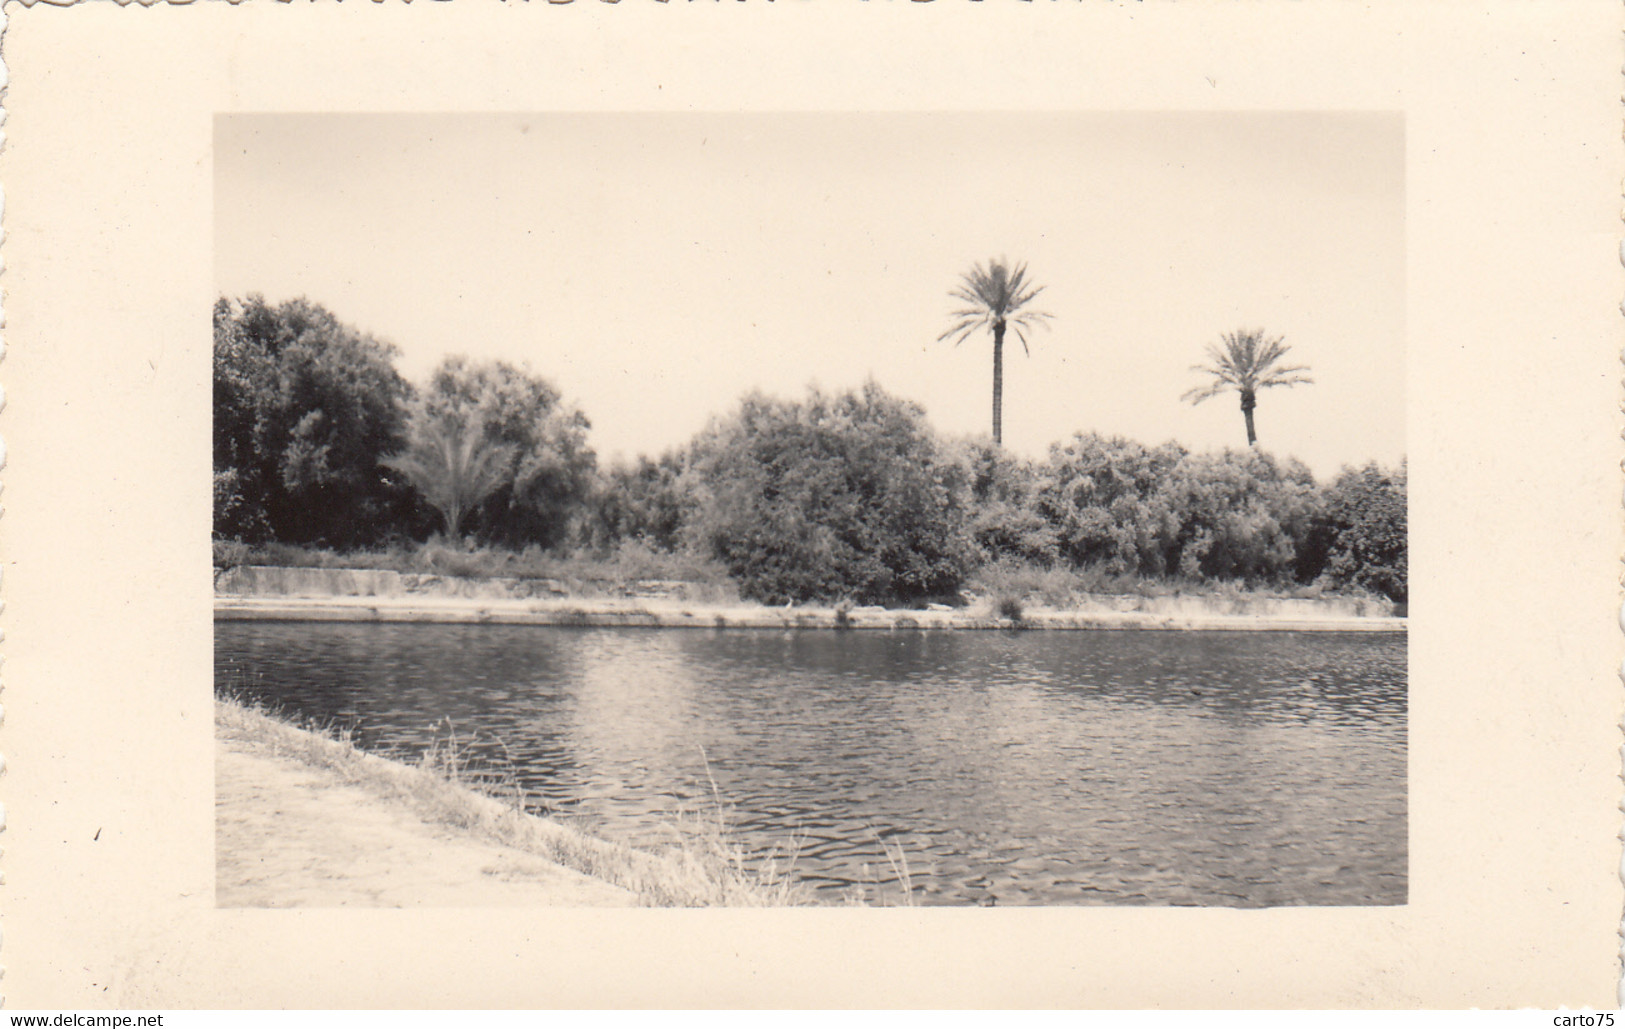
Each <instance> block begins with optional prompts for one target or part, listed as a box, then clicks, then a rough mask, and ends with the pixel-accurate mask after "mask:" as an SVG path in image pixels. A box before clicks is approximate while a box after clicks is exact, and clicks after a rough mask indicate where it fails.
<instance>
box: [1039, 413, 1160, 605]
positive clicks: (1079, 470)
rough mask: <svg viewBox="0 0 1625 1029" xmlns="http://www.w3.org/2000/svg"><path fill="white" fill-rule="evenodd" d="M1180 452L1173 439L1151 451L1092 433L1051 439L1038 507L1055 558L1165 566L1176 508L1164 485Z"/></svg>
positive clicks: (1127, 570)
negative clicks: (1053, 539)
mask: <svg viewBox="0 0 1625 1029" xmlns="http://www.w3.org/2000/svg"><path fill="white" fill-rule="evenodd" d="M1186 457H1187V455H1186V453H1185V451H1184V450H1183V449H1182V448H1180V447H1179V446H1177V445H1175V444H1173V443H1165V444H1163V445H1162V446H1160V447H1154V448H1153V447H1146V446H1144V445H1143V444H1140V443H1136V442H1135V441H1133V440H1127V439H1123V438H1121V437H1116V436H1114V437H1111V438H1107V437H1103V436H1099V435H1097V434H1094V433H1081V432H1080V433H1077V434H1075V435H1074V436H1073V437H1072V438H1071V439H1070V440H1067V441H1065V442H1064V443H1055V444H1052V445H1051V447H1050V453H1049V463H1048V466H1047V468H1046V469H1045V475H1044V483H1043V486H1042V489H1041V491H1040V497H1039V506H1040V510H1042V511H1043V512H1044V514H1045V515H1046V517H1047V518H1048V519H1049V520H1050V521H1051V523H1052V524H1053V525H1054V526H1055V529H1056V533H1057V536H1058V541H1059V547H1060V553H1061V555H1062V556H1063V557H1064V558H1065V559H1066V560H1067V561H1068V562H1069V563H1071V564H1074V565H1078V566H1092V567H1099V568H1101V569H1103V570H1105V571H1108V572H1111V573H1113V574H1117V575H1122V574H1135V573H1138V574H1141V575H1162V574H1164V573H1166V572H1169V571H1171V570H1172V566H1173V565H1174V564H1176V563H1177V561H1178V549H1179V532H1180V526H1181V524H1182V512H1181V511H1179V510H1178V509H1176V507H1174V506H1173V501H1174V500H1175V497H1174V496H1173V495H1171V494H1170V493H1169V492H1168V489H1169V485H1170V483H1171V482H1172V481H1173V478H1174V476H1175V472H1176V470H1177V469H1178V468H1179V466H1180V464H1181V463H1182V462H1183V461H1184V460H1185V459H1186Z"/></svg>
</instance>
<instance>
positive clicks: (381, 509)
mask: <svg viewBox="0 0 1625 1029" xmlns="http://www.w3.org/2000/svg"><path fill="white" fill-rule="evenodd" d="M394 359H395V348H394V347H393V346H391V345H390V344H388V343H384V342H381V341H379V340H377V339H374V338H373V337H371V336H369V335H366V334H364V333H362V332H359V331H357V330H356V329H354V328H352V327H351V326H349V325H346V324H344V323H342V322H340V321H339V320H338V319H337V318H336V317H334V315H333V314H332V313H331V312H329V311H328V310H327V309H326V308H324V307H322V306H321V305H319V304H315V303H312V302H311V301H309V300H305V299H303V298H300V299H297V300H290V301H287V302H285V303H282V304H279V305H275V306H272V305H270V304H268V303H266V301H265V300H264V298H262V297H260V296H257V295H256V296H250V297H248V298H247V299H245V300H241V301H233V300H228V299H226V298H221V299H220V300H219V301H218V302H217V303H216V304H215V308H214V470H215V491H214V492H215V519H214V521H215V533H216V534H217V535H221V536H229V537H235V538H241V539H249V540H260V539H277V540H282V541H285V542H292V543H323V544H328V545H332V546H354V545H359V544H364V543H369V542H373V541H376V540H377V539H378V538H380V536H381V535H382V534H384V533H386V532H387V531H388V527H389V526H391V525H392V524H395V522H396V520H397V517H398V516H399V515H400V512H401V511H402V510H403V509H404V508H405V506H406V505H409V502H410V501H409V498H408V497H407V496H406V495H405V494H404V493H403V492H402V491H400V490H398V489H396V488H393V487H392V486H391V484H390V483H389V482H388V481H387V480H386V479H385V477H384V475H383V474H382V472H381V469H380V467H379V460H380V459H381V458H382V457H383V456H384V455H385V454H388V453H391V452H392V451H394V450H396V449H398V448H399V446H400V444H401V440H402V430H403V415H402V402H403V401H404V400H405V399H406V398H407V397H408V396H409V394H410V388H409V387H408V385H407V383H406V381H405V380H404V379H402V378H401V376H400V374H399V373H398V372H397V371H396V370H395V365H394Z"/></svg>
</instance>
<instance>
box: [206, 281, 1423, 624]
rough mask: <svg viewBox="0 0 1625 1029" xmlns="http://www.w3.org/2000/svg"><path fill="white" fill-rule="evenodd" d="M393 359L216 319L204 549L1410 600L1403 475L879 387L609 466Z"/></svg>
mask: <svg viewBox="0 0 1625 1029" xmlns="http://www.w3.org/2000/svg"><path fill="white" fill-rule="evenodd" d="M987 274H992V273H987ZM994 288H995V289H998V288H1003V289H1006V290H1014V293H1013V294H1012V295H1014V296H1017V297H1019V296H1021V295H1022V294H1023V292H1024V291H1030V289H1031V288H1030V287H1028V286H1025V284H1024V283H1023V282H1022V281H1021V277H1020V276H1019V275H1017V276H1011V275H1010V274H1009V273H1005V278H1004V280H1003V285H1002V286H999V284H998V283H994ZM1028 298H1029V299H1030V292H1029V296H1028ZM975 327H976V326H975V325H973V326H971V328H973V329H974V328H975ZM959 328H960V330H963V328H964V326H962V325H961V326H959ZM995 332H996V334H997V336H1000V337H1002V332H998V331H997V330H995ZM396 356H397V352H396V350H395V349H394V348H393V347H392V346H391V345H390V344H388V343H386V342H383V341H380V340H378V339H376V338H374V337H372V336H370V335H368V334H366V333H364V332H360V331H358V330H357V329H355V328H353V327H351V326H349V325H346V324H344V323H342V322H341V321H339V319H338V318H336V317H335V316H334V315H333V314H332V313H330V312H328V311H327V310H326V309H324V308H323V307H321V306H320V305H318V304H314V303H312V302H310V301H308V300H304V299H299V300H292V301H288V302H285V303H281V304H276V305H272V304H268V303H267V302H266V301H265V300H264V299H263V298H261V297H258V296H249V297H247V298H243V299H229V298H221V299H220V300H219V301H218V302H217V303H216V305H215V309H214V531H215V535H216V536H217V538H221V539H234V540H241V541H244V542H247V543H268V542H280V543H289V544H298V545H305V546H321V547H327V548H333V549H339V550H357V549H365V548H372V547H381V546H388V545H400V544H404V543H411V542H421V541H424V540H427V539H429V538H430V537H431V536H435V535H439V536H442V537H445V538H448V539H450V540H453V541H456V540H459V539H463V538H467V539H471V540H474V541H478V542H481V543H484V544H487V545H491V546H498V547H507V548H514V549H522V548H527V547H539V548H544V549H551V550H578V551H596V552H601V553H609V552H611V551H613V550H614V549H615V548H616V547H618V546H622V545H624V544H628V543H633V542H636V543H639V544H642V545H644V546H648V547H651V548H655V549H658V550H665V551H672V552H685V553H692V554H697V555H701V556H703V557H704V558H706V559H709V560H712V561H715V562H718V563H720V565H722V566H723V567H724V568H726V570H727V572H728V574H729V575H730V576H731V577H732V578H733V579H734V580H735V581H736V582H737V583H738V585H739V588H740V592H741V593H742V594H743V595H744V596H747V597H750V598H753V599H758V600H761V601H764V602H767V603H784V602H788V601H813V600H822V601H836V600H850V601H852V602H855V603H898V602H903V603H908V602H920V601H924V600H931V599H942V600H952V599H953V598H954V597H955V596H956V594H957V593H958V591H960V590H961V589H962V588H963V587H964V585H965V583H966V582H967V581H968V580H969V579H970V577H972V576H973V575H974V574H975V573H976V572H977V570H978V569H979V568H983V567H986V566H988V565H990V564H995V563H1016V564H1020V565H1024V566H1031V567H1036V568H1071V569H1093V570H1098V571H1100V572H1103V573H1106V574H1110V575H1114V576H1133V577H1140V578H1142V579H1157V580H1170V581H1177V582H1187V583H1206V582H1235V583H1240V584H1246V585H1250V586H1264V587H1289V586H1306V585H1310V584H1320V585H1323V586H1326V587H1329V588H1332V589H1337V590H1350V589H1352V590H1361V591H1368V592H1373V593H1379V594H1382V595H1385V596H1387V597H1390V598H1392V599H1395V600H1398V601H1403V600H1405V598H1406V566H1405V562H1406V545H1405V544H1406V535H1405V524H1406V502H1405V468H1404V465H1403V464H1401V465H1400V466H1399V467H1398V468H1397V469H1384V468H1380V467H1378V466H1376V465H1374V464H1373V465H1367V466H1366V467H1364V468H1359V469H1347V470H1345V471H1344V472H1343V473H1342V474H1341V475H1339V476H1338V477H1337V478H1336V479H1335V480H1333V481H1331V482H1329V483H1325V484H1317V483H1316V482H1315V480H1314V478H1313V476H1312V475H1311V474H1310V472H1309V470H1308V469H1307V468H1306V467H1305V466H1303V465H1302V464H1301V463H1299V462H1297V461H1296V460H1292V459H1286V460H1280V459H1277V458H1275V457H1273V456H1272V455H1270V454H1268V453H1267V452H1264V451H1261V450H1259V449H1257V448H1256V447H1249V448H1247V449H1245V450H1226V451H1222V452H1218V453H1192V452H1189V451H1186V450H1185V449H1184V448H1183V447H1180V446H1179V445H1177V444H1174V443H1165V444H1162V445H1160V446H1155V447H1148V446H1145V445H1143V444H1140V443H1138V442H1135V441H1131V440H1125V439H1121V438H1115V437H1113V438H1107V437H1102V436H1099V435H1097V434H1093V433H1084V432H1080V433H1077V434H1075V435H1074V436H1073V437H1072V438H1070V439H1068V440H1064V441H1060V442H1057V443H1055V444H1053V445H1052V446H1051V447H1050V450H1049V453H1048V455H1047V456H1046V457H1045V458H1043V459H1039V460H1029V459H1026V458H1022V457H1019V456H1016V455H1012V454H1010V453H1008V452H1006V451H1005V450H1003V449H1002V448H1001V447H1000V446H999V445H998V443H997V442H996V441H994V440H991V439H968V440H965V439H950V438H945V437H943V436H942V435H940V434H938V433H937V432H935V431H934V430H933V429H932V427H931V426H930V425H929V423H928V422H927V421H926V418H925V414H924V412H923V410H922V409H921V408H919V407H918V406H917V405H915V404H913V403H911V402H909V401H906V400H903V399H901V398H898V397H896V396H893V395H891V394H889V393H887V392H886V391H885V390H884V389H882V388H881V387H880V386H879V385H878V384H876V383H873V382H870V383H867V384H866V385H864V386H863V387H861V388H859V389H855V390H847V391H841V392H836V393H826V392H823V391H820V390H817V389H812V390H810V391H809V392H808V393H807V395H806V396H805V397H802V398H798V399H783V398H774V397H768V396H764V395H761V394H756V393H753V394H750V395H747V396H746V397H744V398H742V399H741V400H740V402H739V403H738V405H737V407H736V408H735V409H734V410H733V411H731V412H729V413H728V414H726V415H723V416H719V417H717V418H715V419H714V420H713V421H712V423H711V424H710V425H709V426H708V427H707V428H706V429H705V430H703V431H702V432H701V433H699V434H698V435H697V436H696V437H695V438H694V439H693V440H691V441H689V442H688V443H687V444H686V445H685V446H682V447H679V448H675V449H673V450H671V451H669V452H667V453H665V454H663V455H660V456H658V457H639V458H638V459H636V460H635V461H634V462H632V463H630V464H619V465H615V466H611V467H602V466H600V464H599V462H598V461H597V458H596V456H595V455H594V453H593V450H592V448H591V446H590V443H589V433H590V428H591V426H590V423H589V422H588V420H587V418H586V416H585V415H584V414H583V413H582V412H580V411H578V410H576V409H575V408H573V407H572V406H570V405H569V404H568V403H566V402H565V400H564V399H563V397H562V395H561V394H560V393H559V391H558V390H557V389H556V388H555V387H554V386H553V385H552V384H551V383H549V382H548V381H546V380H545V379H543V378H541V377H539V376H537V375H535V374H533V373H532V372H530V371H529V370H528V369H525V368H521V367H516V366H514V365H512V364H509V363H507V362H502V361H485V362H477V361H473V360H470V359H468V358H466V357H460V356H454V357H448V358H446V359H445V360H443V361H442V362H441V363H440V365H439V366H438V367H437V368H436V369H435V370H434V372H433V373H432V374H431V375H430V376H429V377H428V379H427V380H426V381H425V382H423V383H421V384H414V383H410V382H408V381H407V380H406V379H404V378H403V377H402V376H401V375H400V374H399V372H398V371H397V370H396V368H395V358H396ZM995 398H996V407H995V410H997V392H995Z"/></svg>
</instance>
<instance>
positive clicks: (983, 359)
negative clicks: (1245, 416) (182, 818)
mask: <svg viewBox="0 0 1625 1029" xmlns="http://www.w3.org/2000/svg"><path fill="white" fill-rule="evenodd" d="M214 160H215V167H214V184H215V197H214V208H215V273H216V285H217V287H218V290H219V292H220V293H221V294H222V295H224V296H230V297H242V296H246V295H248V294H250V293H259V294H262V295H264V296H265V297H266V298H267V299H268V300H270V301H273V302H277V301H281V300H286V299H290V298H293V297H296V296H305V297H308V298H309V299H311V300H314V301H316V302H318V303H320V304H323V305H324V306H326V307H327V308H328V309H329V310H331V311H332V312H333V313H334V314H335V315H337V316H338V317H339V319H340V320H342V321H344V322H347V323H349V324H351V325H353V326H355V327H356V328H358V329H360V330H362V331H364V332H368V333H370V334H372V335H373V336H375V337H377V338H380V339H383V340H387V341H388V342H390V343H393V344H394V345H395V346H397V347H398V348H399V350H400V356H399V358H398V367H399V368H400V370H401V371H402V373H403V374H405V375H406V376H407V377H408V378H409V379H412V380H414V381H422V380H423V379H424V378H426V376H427V374H428V372H429V371H430V370H431V369H432V368H433V367H434V366H435V365H436V364H437V363H438V362H439V361H440V360H441V359H442V358H443V357H445V356H447V355H449V354H455V353H464V354H468V355H470V356H473V357H476V358H482V359H484V358H502V359H506V360H509V361H513V362H515V363H519V364H524V365H526V366H528V367H529V369H530V370H531V371H533V372H535V373H537V374H540V375H541V376H543V377H544V378H547V379H548V380H550V381H551V382H553V383H554V384H555V385H556V386H557V387H558V388H559V390H560V391H561V392H562V393H563V395H564V396H565V397H566V398H567V399H568V400H570V401H571V402H573V403H574V404H576V405H577V406H579V407H580V408H581V409H582V410H583V411H584V412H585V413H586V415H587V417H588V418H589V420H590V421H591V423H592V433H591V437H590V439H591V442H592V445H593V447H594V449H595V450H596V451H597V452H598V454H599V456H600V458H601V459H602V460H605V461H606V462H607V461H612V460H615V459H617V458H620V459H626V458H631V457H634V456H636V455H638V454H648V455H651V456H653V455H656V454H658V453H660V452H662V451H664V450H666V449H668V448H671V447H675V446H680V445H682V444H684V443H686V442H687V441H688V440H689V439H690V438H691V437H692V436H693V435H694V434H695V433H696V432H697V431H699V430H701V429H702V428H704V426H705V425H706V423H707V422H708V421H709V420H710V419H711V418H712V417H713V416H717V415H722V414H726V413H727V412H729V411H731V410H733V409H734V408H735V407H736V406H737V403H738V400H739V398H740V397H741V396H742V395H744V394H745V393H747V392H749V391H751V390H761V391H763V392H766V393H769V394H772V395H777V396H785V397H795V396H803V395H805V392H806V389H807V387H808V386H809V385H811V384H817V385H818V386H819V387H821V388H823V389H826V390H838V389H845V388H849V387H855V386H859V385H861V384H862V383H863V382H864V381H865V380H866V379H868V378H871V377H872V378H873V379H875V380H876V381H877V382H878V383H879V384H880V385H881V386H882V387H883V388H885V389H886V390H887V391H888V392H891V393H894V394H897V395H899V396H902V397H906V398H908V399H910V400H913V401H915V402H916V403H918V404H920V405H921V406H922V407H923V408H924V409H925V411H926V413H927V417H928V418H929V420H930V421H931V423H932V424H933V425H934V426H935V427H936V428H937V429H938V430H939V431H941V432H943V433H946V434H950V435H973V434H983V435H985V434H987V433H989V432H990V425H991V406H992V400H991V389H992V342H991V338H990V336H989V335H988V334H987V333H985V332H983V333H979V334H975V335H973V336H972V337H971V338H969V339H967V340H966V341H964V342H963V343H962V344H960V345H959V346H957V347H955V346H954V345H953V344H952V343H951V342H938V341H937V337H938V336H939V335H940V334H941V333H942V332H943V331H944V330H945V329H947V328H948V327H949V325H950V324H951V319H950V317H949V315H950V312H951V311H952V310H954V308H955V307H956V306H957V305H956V304H955V302H953V301H952V300H951V299H950V297H949V296H948V291H949V290H950V289H951V288H953V287H954V286H955V285H956V284H957V283H958V282H959V280H960V277H961V276H962V274H963V273H964V272H965V271H967V270H968V269H969V268H970V267H971V266H972V264H973V263H975V262H978V261H980V262H986V261H988V260H989V259H991V258H995V257H1005V258H1008V259H1009V260H1011V261H1021V262H1025V263H1026V264H1027V267H1028V273H1029V276H1030V277H1031V278H1032V280H1033V281H1035V282H1037V283H1038V284H1041V285H1043V286H1044V287H1045V289H1044V291H1043V293H1042V294H1041V295H1040V296H1039V297H1038V298H1037V300H1036V301H1035V302H1034V304H1033V306H1034V307H1036V308H1038V309H1039V310H1042V311H1045V312H1047V313H1049V314H1050V315H1051V316H1052V317H1051V321H1050V323H1049V328H1048V330H1047V331H1046V330H1044V329H1039V330H1038V331H1037V332H1036V333H1031V334H1029V343H1030V348H1031V352H1030V354H1024V353H1023V352H1022V348H1021V345H1020V344H1019V343H1018V342H1016V341H1015V340H1014V339H1013V338H1011V339H1010V340H1009V341H1007V344H1006V347H1005V369H1004V443H1005V446H1006V447H1007V448H1010V449H1012V450H1015V451H1017V452H1019V453H1023V454H1026V455H1029V456H1033V457H1041V456H1042V455H1043V454H1044V453H1046V451H1047V449H1048V447H1049V445H1050V444H1051V443H1052V442H1055V441H1060V440H1065V439H1067V438H1070V437H1071V435H1072V434H1073V433H1075V432H1099V433H1102V434H1105V435H1119V436H1126V437H1129V438H1131V439H1137V440H1140V441H1142V442H1145V443H1148V444H1156V443H1161V442H1165V441H1167V440H1176V441H1178V442H1179V443H1181V444H1183V445H1184V446H1186V447H1187V448H1189V449H1191V450H1198V451H1200V450H1209V449H1218V448H1222V447H1240V446H1244V445H1245V444H1246V434H1245V427H1244V424H1243V421H1242V416H1241V412H1240V410H1239V406H1238V400H1237V398H1236V397H1235V395H1234V394H1226V395H1224V396H1221V397H1216V398H1214V399H1212V400H1208V401H1206V402H1205V403H1203V404H1200V405H1196V406H1193V405H1190V404H1187V403H1184V402H1182V401H1181V400H1180V396H1181V394H1183V393H1184V392H1185V391H1186V390H1188V389H1190V388H1191V387H1193V386H1196V385H1199V384H1200V383H1201V382H1202V381H1203V378H1202V376H1201V375H1200V374H1199V373H1197V372H1194V371H1192V370H1191V366H1192V365H1193V364H1197V363H1202V362H1204V361H1205V360H1206V356H1205V347H1206V346H1207V345H1209V344H1216V343H1218V342H1219V340H1220V337H1221V335H1222V334H1223V333H1225V332H1229V331H1234V330H1238V329H1249V328H1262V329H1264V330H1266V331H1267V332H1268V333H1269V334H1270V335H1272V336H1274V335H1279V336H1283V337H1285V341H1286V343H1287V344H1288V345H1289V346H1290V347H1291V348H1292V350H1291V353H1290V354H1289V355H1288V356H1289V358H1290V359H1291V361H1292V362H1294V363H1302V364H1307V365H1308V366H1309V367H1310V369H1311V374H1312V376H1313V378H1314V380H1315V382H1314V384H1313V385H1308V386H1297V387H1293V388H1290V389H1274V390H1269V391H1265V392H1264V393H1262V394H1261V395H1260V397H1259V402H1258V410H1257V412H1256V418H1257V423H1258V435H1259V444H1260V446H1261V447H1263V448H1264V449H1266V450H1269V451H1271V452H1272V453H1275V454H1277V455H1281V456H1287V455H1290V456H1294V457H1297V458H1299V459H1300V460H1302V461H1304V462H1305V463H1306V464H1307V465H1308V466H1309V467H1310V468H1311V469H1312V470H1313V471H1314V472H1315V474H1316V476H1317V477H1320V478H1326V477H1329V476H1332V475H1335V474H1336V473H1337V471H1338V470H1339V468H1340V467H1342V466H1344V465H1360V464H1364V463H1365V462H1367V461H1370V460H1376V461H1379V462H1382V463H1384V464H1394V463H1397V462H1398V461H1399V460H1400V459H1401V458H1402V457H1403V456H1404V454H1405V344H1404V305H1405V188H1404V172H1405V140H1404V123H1403V120H1402V117H1401V116H1400V115H1399V114H1397V113H1396V114H1389V113H1382V112H1260V113H1230V112H1221V113H1178V112H1168V113H1160V112H1117V113H1087V112H1085V113H1061V114H1054V113H1009V112H987V113H954V112H948V113H899V114H889V113H888V114H878V113H877V114H866V113H783V114H758V113H738V114H733V113H715V114H711V113H706V114H701V113H694V114H688V113H675V114H674V113H624V114H597V113H585V114H572V113H544V114H534V115H528V114H513V115H483V114H482V115H461V114H427V115H405V114H388V115H379V114H363V115H327V114H230V115H219V116H217V118H216V121H215V147H214Z"/></svg>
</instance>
